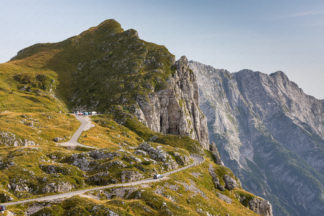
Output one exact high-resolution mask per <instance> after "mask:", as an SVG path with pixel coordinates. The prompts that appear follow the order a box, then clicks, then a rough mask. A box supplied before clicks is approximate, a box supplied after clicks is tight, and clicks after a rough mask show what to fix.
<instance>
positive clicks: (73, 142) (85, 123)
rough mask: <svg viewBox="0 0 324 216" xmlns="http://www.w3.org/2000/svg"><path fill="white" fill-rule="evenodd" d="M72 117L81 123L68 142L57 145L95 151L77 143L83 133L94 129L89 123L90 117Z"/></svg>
mask: <svg viewBox="0 0 324 216" xmlns="http://www.w3.org/2000/svg"><path fill="white" fill-rule="evenodd" d="M74 116H75V118H76V119H77V120H79V122H81V125H80V127H79V128H78V130H77V131H76V132H75V133H74V134H73V136H72V138H71V139H70V140H69V141H68V142H65V143H59V145H61V146H65V147H77V146H80V147H85V148H92V149H96V147H93V146H87V145H83V144H81V143H79V142H78V139H79V137H80V136H81V134H82V132H83V131H87V130H89V129H90V128H92V127H94V125H93V124H92V123H91V119H90V117H89V116H77V115H74Z"/></svg>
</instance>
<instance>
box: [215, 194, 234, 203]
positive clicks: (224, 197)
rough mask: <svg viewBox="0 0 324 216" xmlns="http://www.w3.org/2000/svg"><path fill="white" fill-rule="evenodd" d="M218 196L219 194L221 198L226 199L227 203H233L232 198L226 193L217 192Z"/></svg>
mask: <svg viewBox="0 0 324 216" xmlns="http://www.w3.org/2000/svg"><path fill="white" fill-rule="evenodd" d="M217 196H218V198H219V199H221V200H223V201H225V202H226V203H232V199H231V198H229V197H228V196H226V195H224V194H221V193H218V192H217Z"/></svg>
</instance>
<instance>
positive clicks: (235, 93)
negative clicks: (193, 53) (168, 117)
mask: <svg viewBox="0 0 324 216" xmlns="http://www.w3.org/2000/svg"><path fill="white" fill-rule="evenodd" d="M190 68H191V69H192V70H193V71H194V73H195V74H196V76H197V81H198V85H199V93H200V108H201V109H202V111H203V112H204V114H205V115H206V116H207V118H208V128H209V135H210V140H211V142H215V143H216V145H217V147H218V150H219V152H220V154H221V157H222V160H223V161H224V163H225V165H226V166H228V167H230V168H231V169H232V170H233V171H234V173H235V174H236V175H237V176H238V177H239V178H240V180H241V181H242V183H243V187H245V189H247V190H248V191H251V192H253V193H254V194H257V195H259V196H263V197H265V198H266V199H268V200H269V201H270V202H271V203H272V205H273V211H274V215H296V216H298V215H322V214H323V212H324V201H323V194H324V177H323V176H324V104H323V101H322V100H317V99H316V98H314V97H312V96H308V95H306V94H305V93H304V92H303V91H302V90H301V89H300V88H299V87H298V86H297V85H296V84H295V83H293V82H291V81H290V80H289V79H288V77H287V76H286V75H285V74H284V73H283V72H276V73H273V74H271V75H266V74H263V73H260V72H253V71H250V70H242V71H239V72H237V73H229V72H228V71H226V70H217V69H214V68H213V67H211V66H207V65H203V64H201V63H197V62H190ZM253 206H254V205H253Z"/></svg>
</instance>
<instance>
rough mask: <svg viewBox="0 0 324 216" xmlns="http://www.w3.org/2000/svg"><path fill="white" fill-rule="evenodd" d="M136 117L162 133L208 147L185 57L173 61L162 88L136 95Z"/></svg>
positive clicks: (205, 126)
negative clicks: (144, 94)
mask: <svg viewBox="0 0 324 216" xmlns="http://www.w3.org/2000/svg"><path fill="white" fill-rule="evenodd" d="M137 104H138V107H137V109H136V111H135V114H136V116H137V118H138V119H139V120H140V121H141V122H142V123H144V124H145V125H146V126H147V127H149V128H150V129H152V130H153V131H156V132H161V133H164V134H176V135H186V136H189V137H191V138H192V139H195V140H198V141H199V142H200V143H201V145H202V147H203V148H204V149H209V140H208V129H207V121H206V118H205V116H204V114H203V113H202V112H201V111H200V109H199V96H198V85H197V81H196V76H195V74H194V73H193V72H192V71H191V70H190V69H189V64H188V60H187V58H186V57H185V56H183V57H181V58H180V60H179V61H177V62H176V63H175V72H174V74H173V75H172V77H171V78H170V79H169V80H168V84H167V86H166V88H165V89H163V90H160V91H157V92H154V93H151V94H149V96H148V98H146V97H144V96H138V97H137Z"/></svg>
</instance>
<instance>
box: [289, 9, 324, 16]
mask: <svg viewBox="0 0 324 216" xmlns="http://www.w3.org/2000/svg"><path fill="white" fill-rule="evenodd" d="M316 15H324V10H319V11H303V12H299V13H296V14H291V15H288V16H287V17H306V16H316Z"/></svg>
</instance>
